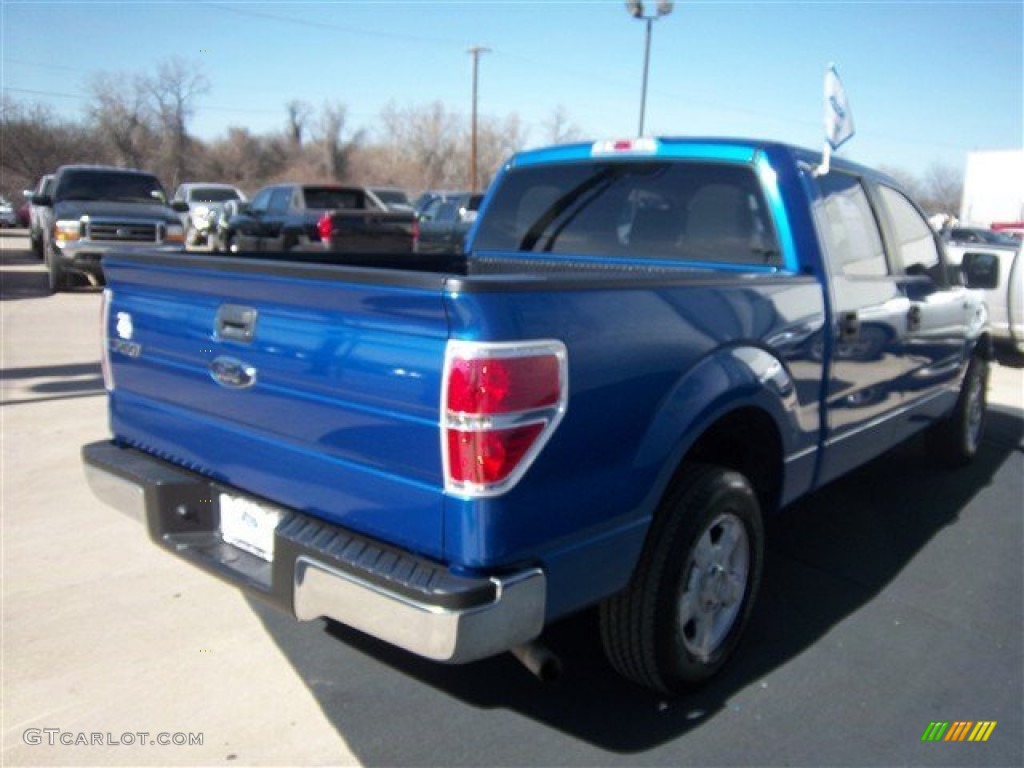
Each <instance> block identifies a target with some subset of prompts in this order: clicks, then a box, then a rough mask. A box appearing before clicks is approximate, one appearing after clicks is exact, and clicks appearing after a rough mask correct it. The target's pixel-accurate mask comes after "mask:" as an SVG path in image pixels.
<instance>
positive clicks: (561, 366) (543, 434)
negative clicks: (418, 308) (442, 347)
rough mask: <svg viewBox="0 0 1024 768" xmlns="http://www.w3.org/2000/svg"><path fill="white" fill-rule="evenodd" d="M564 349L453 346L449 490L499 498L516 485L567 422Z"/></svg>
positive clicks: (447, 408)
mask: <svg viewBox="0 0 1024 768" xmlns="http://www.w3.org/2000/svg"><path fill="white" fill-rule="evenodd" d="M568 396H569V385H568V363H567V356H566V350H565V345H564V344H562V343H561V342H560V341H546V340H545V341H526V342H503V343H485V342H465V341H450V342H448V348H447V351H446V353H445V366H444V382H443V388H442V394H441V435H442V446H441V451H442V461H443V464H444V474H445V490H447V491H449V492H450V493H455V494H458V495H460V496H495V495H497V494H500V493H504V492H506V491H507V490H509V489H510V488H511V487H512V486H514V485H515V484H516V483H517V482H519V480H520V478H522V476H523V475H524V474H525V473H526V470H527V469H529V467H530V465H531V464H532V463H533V461H534V459H536V457H537V455H538V454H539V453H540V451H541V449H542V448H543V447H544V445H545V443H547V441H548V440H549V439H550V438H551V435H552V434H553V433H554V431H555V428H556V427H557V426H558V423H559V422H560V421H561V419H562V416H563V415H564V414H565V410H566V406H567V404H568Z"/></svg>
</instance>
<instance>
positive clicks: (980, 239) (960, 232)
mask: <svg viewBox="0 0 1024 768" xmlns="http://www.w3.org/2000/svg"><path fill="white" fill-rule="evenodd" d="M946 239H947V240H948V241H949V242H951V243H957V244H970V243H984V244H985V245H1016V244H1017V241H1016V240H1014V239H1013V238H1012V237H1010V235H1008V234H1004V233H1002V232H996V231H995V230H991V229H984V228H983V227H953V228H952V229H951V230H949V232H948V233H947V235H946Z"/></svg>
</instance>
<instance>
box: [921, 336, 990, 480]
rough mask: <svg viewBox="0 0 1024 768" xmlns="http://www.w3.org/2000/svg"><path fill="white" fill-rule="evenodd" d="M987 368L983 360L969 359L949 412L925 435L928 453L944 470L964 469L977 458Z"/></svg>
mask: <svg viewBox="0 0 1024 768" xmlns="http://www.w3.org/2000/svg"><path fill="white" fill-rule="evenodd" d="M988 366H989V363H988V360H986V359H985V358H984V357H981V356H979V355H975V356H974V357H972V358H971V362H970V363H968V365H967V373H966V374H965V375H964V381H963V384H961V385H960V396H959V397H958V398H957V401H956V406H955V407H954V408H953V412H952V413H951V414H950V415H949V416H948V417H947V418H946V419H944V420H943V421H940V422H939V423H938V424H936V425H935V426H934V427H933V428H932V429H931V430H930V431H929V433H928V446H929V449H930V450H931V452H932V455H933V456H935V458H936V459H938V461H939V462H940V463H941V464H943V465H944V466H947V467H950V468H956V467H963V466H966V465H967V464H969V463H970V462H971V460H972V459H974V457H975V456H976V455H977V454H978V448H979V447H980V445H981V439H982V437H984V434H985V421H986V410H987V406H988Z"/></svg>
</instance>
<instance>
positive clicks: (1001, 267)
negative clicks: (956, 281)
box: [946, 237, 1024, 354]
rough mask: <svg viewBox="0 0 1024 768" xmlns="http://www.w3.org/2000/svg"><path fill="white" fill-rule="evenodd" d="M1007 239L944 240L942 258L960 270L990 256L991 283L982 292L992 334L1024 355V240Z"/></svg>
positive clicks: (997, 339)
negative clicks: (945, 241)
mask: <svg viewBox="0 0 1024 768" xmlns="http://www.w3.org/2000/svg"><path fill="white" fill-rule="evenodd" d="M1007 239H1008V240H1009V242H999V243H988V242H985V243H976V242H972V243H956V242H948V243H946V257H947V259H948V261H949V264H950V265H951V266H953V267H957V266H959V267H961V269H966V268H967V265H968V264H969V263H970V260H971V259H975V260H976V259H978V257H979V256H984V255H989V256H990V257H991V258H992V259H994V261H993V270H994V274H993V276H992V277H993V283H994V284H993V285H991V286H989V287H987V288H986V290H985V292H984V297H985V306H986V307H988V322H989V326H990V329H991V332H992V337H993V338H994V339H995V340H996V341H998V342H1000V343H1004V344H1006V345H1009V346H1012V347H1013V348H1014V349H1016V351H1017V352H1018V353H1019V354H1024V243H1021V242H1020V241H1019V240H1015V239H1013V238H1012V237H1009V238H1007Z"/></svg>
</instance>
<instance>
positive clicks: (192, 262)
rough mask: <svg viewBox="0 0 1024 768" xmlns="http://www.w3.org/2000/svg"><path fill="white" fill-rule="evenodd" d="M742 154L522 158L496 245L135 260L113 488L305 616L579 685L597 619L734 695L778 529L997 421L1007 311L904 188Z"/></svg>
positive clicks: (506, 188)
mask: <svg viewBox="0 0 1024 768" xmlns="http://www.w3.org/2000/svg"><path fill="white" fill-rule="evenodd" d="M819 159H820V158H819V157H818V156H817V155H815V154H812V153H811V152H808V151H804V150H801V149H797V148H794V147H790V146H786V145H781V144H777V143H769V142H760V141H739V140H711V139H709V140H695V139H686V140H684V139H669V138H666V139H653V138H642V139H631V140H623V141H608V142H598V143H596V144H580V145H571V146H560V147H554V148H549V149H542V150H537V151H531V152H526V153H523V154H519V155H517V156H515V157H514V158H512V159H511V160H510V161H509V162H508V163H507V164H506V165H505V166H504V168H503V169H502V170H501V172H500V174H499V176H498V178H497V179H496V180H495V182H494V184H493V186H492V188H491V189H490V190H489V192H488V195H487V197H486V200H485V202H484V205H483V207H482V209H481V211H480V214H479V217H478V219H477V221H476V222H475V224H474V228H473V230H472V232H471V233H470V236H469V240H468V248H467V253H466V254H465V255H456V254H437V255H417V254H395V255H394V256H393V257H388V256H387V255H384V254H375V255H372V256H367V257H366V258H360V257H359V256H356V255H352V256H349V257H347V258H346V260H344V261H338V260H337V259H334V260H333V261H332V262H331V263H329V264H327V263H316V260H315V259H314V258H313V257H312V256H311V255H310V254H276V255H273V254H263V255H262V257H260V258H250V259H232V258H225V257H217V256H208V255H200V254H194V255H193V254H189V255H185V256H182V255H175V256H173V257H169V256H165V255H161V254H159V253H152V254H141V255H140V254H133V253H124V254H120V253H111V254H109V255H107V256H106V258H105V260H104V270H105V272H106V275H107V289H106V291H105V292H104V298H103V329H104V330H103V336H104V339H103V354H102V363H103V370H104V377H105V384H106V388H107V390H108V391H109V400H110V428H111V431H112V435H113V436H112V439H108V440H103V441H101V442H97V443H93V444H90V445H87V446H85V447H84V448H83V460H84V463H85V467H86V473H87V475H88V477H89V480H90V483H91V485H92V488H93V490H94V492H95V493H96V494H97V495H98V496H99V497H100V498H101V499H103V500H105V501H108V502H109V503H110V504H112V505H114V506H115V507H117V508H119V509H121V510H122V511H125V512H127V513H129V514H131V515H134V516H137V517H138V518H140V519H141V520H142V521H144V524H145V525H146V527H147V529H148V533H149V535H150V537H151V538H152V539H153V540H154V541H155V542H156V543H157V544H159V545H160V546H162V547H164V548H165V549H167V550H169V551H171V552H173V553H174V554H176V555H178V556H179V557H182V558H185V559H187V560H189V561H191V562H193V563H194V564H196V565H198V566H200V567H202V568H205V569H207V570H208V571H210V572H212V573H213V574H216V575H218V576H220V577H222V578H224V579H226V580H227V581H228V582H230V583H232V584H235V585H238V586H240V587H242V588H244V589H245V590H247V591H248V592H249V593H251V594H254V595H257V596H260V597H262V598H265V599H266V600H267V601H269V602H270V603H272V604H274V605H276V606H278V607H280V608H281V609H283V610H285V611H287V612H289V613H291V614H293V615H294V616H295V617H297V618H298V619H300V620H313V619H318V618H321V617H327V618H329V619H332V620H336V621H339V622H343V623H344V624H347V625H349V626H351V627H355V628H356V629H358V630H361V631H363V632H366V633H368V634H370V635H373V636H376V637H378V638H381V639H383V640H385V641H387V642H389V643H392V644H394V645H397V646H400V647H402V648H404V649H407V650H409V651H411V652H413V653H416V654H420V655H421V656H424V657H427V658H430V659H435V660H439V661H445V662H451V663H462V662H470V661H473V660H476V659H480V658H484V657H488V656H492V655H495V654H499V653H503V652H506V651H512V652H514V653H515V654H516V655H517V656H519V657H520V658H521V659H522V660H524V662H525V663H527V665H528V666H531V667H532V668H534V670H535V671H537V672H538V673H539V674H542V675H543V674H548V673H550V672H551V671H552V670H553V669H554V667H555V666H556V664H555V663H554V662H555V660H553V659H552V658H551V657H550V655H549V653H550V652H548V651H546V650H545V647H544V645H543V641H542V640H541V639H540V638H541V635H542V631H543V629H544V627H545V626H546V625H548V624H549V623H550V622H552V621H554V620H556V619H559V618H560V617H564V616H566V615H568V614H571V613H573V612H576V611H580V610H581V609H584V608H588V607H594V606H596V607H597V610H598V611H599V614H600V627H601V640H602V642H603V644H604V647H605V649H606V652H607V655H608V657H609V659H610V661H611V663H612V665H613V666H614V667H615V668H616V669H617V670H618V671H619V672H621V673H622V674H623V675H625V676H626V677H628V678H630V679H632V680H634V681H636V682H638V683H640V684H642V685H645V686H648V687H650V688H653V689H656V690H660V691H669V692H672V691H679V690H683V689H686V688H687V687H689V686H692V685H695V684H698V683H700V682H702V681H704V680H706V679H707V678H709V677H710V676H712V675H713V674H715V673H716V672H717V671H718V670H719V669H720V668H721V667H722V665H723V664H725V663H726V661H727V660H728V659H729V658H730V656H731V655H732V654H733V652H734V650H735V649H736V646H737V644H738V642H739V640H740V637H741V634H742V632H743V628H744V625H745V624H746V623H747V620H748V618H749V616H750V613H751V609H752V607H753V605H754V601H755V596H756V594H757V591H758V586H759V581H760V578H761V573H762V565H763V557H764V533H763V521H764V519H765V517H766V516H767V515H769V514H770V513H772V512H773V511H775V510H777V509H780V508H782V507H785V506H786V505H787V504H789V503H791V502H792V501H793V500H795V499H797V498H799V497H801V496H803V495H805V494H807V493H809V492H811V491H813V490H815V489H816V488H820V487H821V486H822V485H823V484H825V483H828V482H829V481H831V480H833V479H834V478H837V477H839V476H840V475H843V474H844V473H846V472H848V471H850V470H851V469H853V468H854V467H857V466H858V465H861V464H863V463H864V462H866V461H868V460H870V459H872V458H874V457H876V456H878V455H880V454H881V453H883V452H885V451H887V450H889V449H890V448H891V447H893V446H895V445H896V444H897V443H899V442H900V441H903V440H905V439H906V438H908V437H910V436H911V435H914V434H915V433H917V432H919V431H921V430H925V429H928V430H930V431H931V435H930V438H929V441H928V443H929V445H930V447H931V448H932V449H933V450H934V451H935V453H936V455H937V456H938V458H941V459H942V460H943V461H944V462H945V463H946V464H948V465H953V466H955V465H959V464H963V463H965V462H967V461H969V460H970V459H971V458H972V456H973V455H974V454H975V452H976V451H977V449H978V444H979V440H980V439H981V435H982V430H983V426H984V420H985V397H986V396H985V390H986V381H987V371H988V361H989V358H990V346H991V345H990V340H989V334H988V331H987V329H986V309H985V306H984V304H983V303H982V301H981V298H980V293H979V292H978V291H975V290H972V289H973V288H984V287H986V286H990V285H991V284H992V280H993V279H994V278H995V277H996V276H995V275H993V272H994V271H996V270H997V269H998V265H997V264H995V263H994V260H993V259H991V258H990V257H986V256H985V255H984V254H982V255H980V256H978V257H977V258H971V259H966V260H965V262H964V264H963V265H962V266H961V267H957V268H955V269H954V268H952V267H950V266H949V265H947V264H946V262H945V255H944V252H943V246H942V244H941V242H940V241H939V240H938V239H937V238H936V237H935V235H934V234H933V232H932V230H931V228H930V227H929V226H928V223H927V221H926V220H925V218H924V216H923V215H922V213H921V211H920V210H919V209H918V207H917V206H916V205H915V204H914V203H913V202H911V200H910V199H908V197H907V196H906V195H905V194H904V193H903V192H902V191H901V190H900V189H899V187H898V186H897V185H896V183H895V182H893V181H892V180H891V179H889V178H887V177H885V176H883V175H880V174H878V173H874V172H872V171H869V170H867V169H865V168H861V167H858V166H855V165H852V164H849V163H845V162H840V161H838V160H837V161H835V162H834V163H833V165H832V169H831V171H830V172H828V173H827V174H821V173H820V170H819V168H818V165H817V163H818V161H819Z"/></svg>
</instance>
